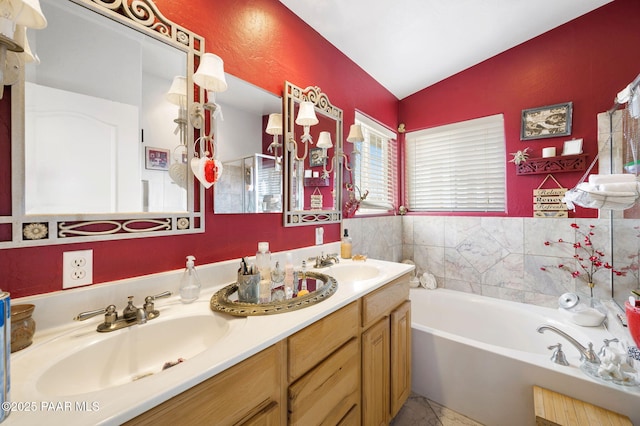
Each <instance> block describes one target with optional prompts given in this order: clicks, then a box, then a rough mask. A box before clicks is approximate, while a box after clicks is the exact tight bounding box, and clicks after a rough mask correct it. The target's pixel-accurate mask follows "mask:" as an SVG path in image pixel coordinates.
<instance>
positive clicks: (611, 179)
mask: <svg viewBox="0 0 640 426" xmlns="http://www.w3.org/2000/svg"><path fill="white" fill-rule="evenodd" d="M635 181H636V176H635V175H632V174H629V173H617V174H613V175H590V176H589V183H590V184H592V185H600V184H603V183H622V182H635Z"/></svg>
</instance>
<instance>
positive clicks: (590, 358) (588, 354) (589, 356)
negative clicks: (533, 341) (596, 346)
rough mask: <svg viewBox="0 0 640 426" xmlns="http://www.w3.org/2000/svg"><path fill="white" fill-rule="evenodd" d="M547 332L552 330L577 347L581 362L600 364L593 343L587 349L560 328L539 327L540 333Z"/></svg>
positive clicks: (550, 326)
mask: <svg viewBox="0 0 640 426" xmlns="http://www.w3.org/2000/svg"><path fill="white" fill-rule="evenodd" d="M545 330H551V331H553V332H554V333H557V334H559V335H560V336H562V337H564V338H565V339H567V340H568V341H569V343H571V344H572V345H573V346H575V348H576V349H577V350H578V352H580V360H581V361H585V362H589V363H591V364H600V358H598V355H596V353H595V351H594V350H593V343H591V342H589V347H588V348H585V347H584V346H582V345H581V344H580V342H578V341H577V340H576V339H574V338H573V337H571V336H569V335H568V334H567V333H565V332H564V331H562V330H560V329H559V328H556V327H554V326H552V325H541V326H540V327H538V333H544V331H545Z"/></svg>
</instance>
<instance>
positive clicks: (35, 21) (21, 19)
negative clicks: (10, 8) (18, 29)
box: [11, 0, 47, 30]
mask: <svg viewBox="0 0 640 426" xmlns="http://www.w3.org/2000/svg"><path fill="white" fill-rule="evenodd" d="M14 1H15V0H12V1H11V3H13V2H14ZM20 3H22V4H23V6H22V8H21V10H20V11H19V12H18V16H17V18H16V24H18V25H24V26H25V27H28V28H33V29H34V30H41V29H43V28H45V27H46V26H47V18H45V17H44V14H43V13H42V9H41V8H40V0H22V1H20Z"/></svg>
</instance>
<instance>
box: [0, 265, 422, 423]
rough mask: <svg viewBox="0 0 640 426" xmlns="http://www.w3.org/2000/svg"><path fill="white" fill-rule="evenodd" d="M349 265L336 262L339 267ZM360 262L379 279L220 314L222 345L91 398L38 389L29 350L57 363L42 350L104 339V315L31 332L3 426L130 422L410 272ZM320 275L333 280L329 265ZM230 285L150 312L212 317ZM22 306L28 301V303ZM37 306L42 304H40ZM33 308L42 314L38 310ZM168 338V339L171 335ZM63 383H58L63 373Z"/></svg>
mask: <svg viewBox="0 0 640 426" xmlns="http://www.w3.org/2000/svg"><path fill="white" fill-rule="evenodd" d="M352 262H353V261H351V260H342V261H341V263H340V264H339V265H344V264H349V263H352ZM353 263H362V262H353ZM366 264H367V265H372V266H375V267H377V268H378V269H379V270H380V271H381V273H380V275H378V276H377V277H375V278H372V279H367V280H363V281H354V282H339V283H338V290H337V291H336V293H335V294H334V295H332V296H331V297H330V298H328V299H327V300H324V301H322V302H320V303H318V304H316V305H312V306H309V307H306V308H304V309H301V310H297V311H291V312H287V313H282V314H275V315H266V316H253V317H247V318H246V319H245V318H235V317H231V316H225V317H226V318H228V321H230V324H231V329H232V331H231V332H230V333H229V335H228V336H227V337H226V338H225V344H224V345H217V346H215V347H212V348H209V349H206V350H204V352H201V353H200V354H198V355H196V356H194V357H193V358H191V359H187V360H186V361H185V362H182V363H180V364H178V365H176V366H174V367H172V368H169V369H167V370H164V371H161V372H159V373H157V374H154V375H151V376H148V377H144V378H143V379H141V380H137V381H133V382H129V383H126V384H123V385H118V386H113V387H110V388H106V389H102V390H99V391H95V392H89V393H83V394H80V395H70V396H69V395H67V396H61V397H59V396H55V397H54V396H51V395H47V394H45V393H43V392H42V390H41V389H40V388H39V387H38V386H37V380H38V378H39V377H40V376H39V374H40V373H39V372H38V367H37V364H38V362H37V361H36V362H35V363H34V361H33V360H34V356H36V352H34V351H39V352H40V353H38V354H37V356H42V357H43V358H42V360H43V361H44V360H45V359H48V358H51V357H55V354H53V353H48V352H49V351H47V350H46V349H45V348H49V347H55V343H56V339H60V338H61V336H67V337H68V336H69V334H70V333H71V334H73V335H78V336H87V335H89V336H91V338H93V339H96V340H98V339H100V338H104V337H103V336H104V335H102V334H101V333H97V332H96V331H95V328H96V326H97V324H99V323H100V322H101V321H102V316H98V317H96V318H95V319H91V320H87V321H85V322H81V323H78V322H70V321H67V322H66V323H65V324H63V325H59V326H55V327H50V328H47V329H45V330H43V331H42V332H41V333H40V334H38V333H36V339H35V340H34V343H33V345H32V346H31V347H29V348H27V349H24V350H22V351H20V352H16V353H14V354H12V357H11V363H12V365H11V398H10V400H11V401H12V409H13V411H12V412H11V414H10V416H9V417H8V419H7V420H6V421H5V422H6V424H9V425H32V424H48V425H56V424H70V423H73V424H79V423H83V424H94V425H112V424H120V423H122V422H125V421H127V420H129V419H132V418H133V417H135V416H137V415H139V414H141V413H143V412H145V411H147V410H149V409H150V408H152V407H154V406H156V405H158V404H160V403H162V402H164V401H166V400H168V399H170V398H172V397H173V396H175V395H178V394H180V393H181V392H183V391H185V390H187V389H189V388H190V387H192V386H194V385H196V384H198V383H200V382H202V381H204V380H206V379H208V378H210V377H212V376H214V375H216V374H218V373H220V372H222V371H224V370H225V369H227V368H229V367H231V366H233V365H235V364H237V363H239V362H241V361H243V360H245V359H247V358H249V357H251V356H252V355H254V354H256V353H258V352H260V351H261V350H263V349H265V348H267V347H269V346H271V345H273V344H275V343H277V342H278V341H280V340H282V339H284V338H286V337H287V336H290V335H292V334H293V333H295V332H297V331H298V330H300V329H302V328H304V327H306V326H308V325H309V324H311V323H313V322H315V321H317V320H319V319H321V318H323V317H325V316H326V315H328V314H330V313H332V312H334V311H336V310H338V309H340V308H341V307H343V306H346V305H347V304H349V303H351V302H353V301H354V300H357V299H359V298H360V297H362V296H363V295H365V294H367V293H369V292H371V291H373V290H375V289H377V288H379V287H381V286H382V285H384V284H386V283H388V282H389V281H391V280H393V279H395V278H398V277H400V276H402V275H404V274H406V273H408V272H410V271H412V270H413V268H414V266H413V265H407V264H403V263H395V262H386V261H380V260H373V259H369V260H367V261H366ZM227 269H229V268H227ZM230 270H231V269H230ZM318 272H322V273H324V274H327V275H331V267H329V268H324V269H321V270H318ZM202 275H204V276H207V273H206V272H205V273H203V274H201V278H202ZM227 276H228V275H227ZM229 282H232V281H226V282H224V283H221V284H219V285H215V286H212V287H209V288H203V291H202V293H201V295H200V298H199V299H198V300H197V301H196V302H193V303H192V304H189V305H183V304H182V303H180V301H179V298H178V297H177V296H172V297H171V298H169V299H159V300H157V301H156V309H159V310H160V312H161V316H163V315H164V316H166V317H169V316H172V315H175V316H179V315H180V312H181V310H185V309H186V310H190V312H196V311H197V312H198V314H204V315H206V314H210V313H211V310H210V308H209V300H210V298H211V296H212V295H213V294H214V293H215V291H217V290H219V289H220V288H222V287H223V286H224V285H227V284H228V283H229ZM154 291H155V290H154ZM25 299H27V298H25ZM138 300H140V299H138ZM26 302H30V301H29V300H26V301H25V303H26ZM41 305H43V304H42V302H41ZM39 308H40V309H43V308H44V306H40V307H39ZM88 308H91V306H89V307H88ZM218 315H222V314H218ZM144 326H145V325H135V326H133V327H144ZM117 332H127V329H124V330H119V331H116V332H114V333H117ZM106 334H110V333H106ZM166 338H167V339H171V336H166ZM52 342H53V343H52ZM50 345H53V346H50ZM61 377H64V374H62V375H61ZM62 380H64V379H62Z"/></svg>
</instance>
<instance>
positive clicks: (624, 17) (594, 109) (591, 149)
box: [398, 0, 640, 217]
mask: <svg viewBox="0 0 640 426" xmlns="http://www.w3.org/2000/svg"><path fill="white" fill-rule="evenodd" d="M532 19H535V18H534V17H532ZM639 46H640V2H638V0H616V1H613V2H611V3H609V4H607V5H605V6H603V7H601V8H600V9H598V10H596V11H594V12H591V13H589V14H587V15H584V16H582V17H580V18H578V19H576V20H574V21H572V22H570V23H567V24H565V25H563V26H561V27H558V28H556V29H554V30H552V31H549V32H547V33H545V34H543V35H541V36H539V37H537V38H535V39H533V40H530V41H528V42H526V43H523V44H521V45H519V46H517V47H515V48H513V49H510V50H509V51H507V52H505V53H502V54H500V55H497V56H495V57H493V58H491V59H489V60H486V61H484V62H482V63H480V64H479V65H476V66H474V67H472V68H469V69H467V70H465V71H463V72H461V73H459V74H457V75H455V76H453V77H450V78H448V79H446V80H444V81H442V82H440V83H438V84H436V85H433V86H431V87H429V88H427V89H424V90H422V91H420V92H418V93H416V94H414V95H412V96H409V97H407V98H405V99H403V100H402V101H400V106H399V114H398V115H399V120H400V122H403V123H405V124H406V128H407V131H412V130H419V129H424V128H429V127H434V126H438V125H442V124H448V123H452V122H456V121H462V120H468V119H472V118H477V117H482V116H488V115H493V114H498V113H503V114H504V118H505V133H506V141H507V149H506V152H507V153H508V154H509V153H512V152H516V151H518V150H522V149H524V148H526V147H531V150H532V154H531V157H532V158H533V157H541V156H542V148H544V147H547V146H555V147H556V150H557V152H558V153H560V152H562V144H563V142H564V141H565V140H568V139H571V138H573V137H575V138H584V142H583V143H584V146H583V150H584V152H585V153H587V154H589V156H588V158H587V164H591V161H592V160H593V158H594V156H595V154H596V152H597V121H596V114H597V113H600V112H603V111H607V110H609V109H610V108H611V107H612V106H613V102H614V97H615V95H616V93H618V91H620V90H621V89H622V88H624V87H625V86H626V85H627V84H629V83H630V82H631V81H632V80H633V79H634V78H635V77H636V76H637V75H638V73H640V50H639ZM569 101H572V102H573V130H572V134H571V136H569V137H566V136H565V137H559V138H549V139H536V140H529V141H520V116H521V113H522V110H523V109H527V108H535V107H540V106H545V105H552V104H556V103H563V102H569ZM511 158H513V157H512V156H511V155H507V161H508V160H510V159H511ZM594 171H595V170H594ZM583 173H584V172H571V173H558V174H555V175H554V176H555V178H556V179H558V181H559V182H560V183H561V184H562V185H563V186H564V187H567V188H571V187H573V186H574V185H575V184H576V183H577V182H578V180H579V179H580V177H582V175H583ZM544 178H545V175H528V176H516V173H515V165H514V164H513V163H509V162H507V196H508V212H507V215H508V216H519V217H531V216H532V215H533V203H532V191H533V190H534V189H535V188H537V187H538V186H539V185H540V183H541V182H542V181H543V180H544ZM596 214H597V210H589V209H582V208H580V207H578V208H577V211H576V213H575V216H578V217H595V216H596ZM571 215H573V214H572V213H571Z"/></svg>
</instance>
